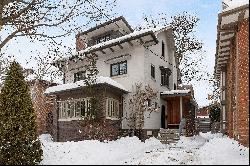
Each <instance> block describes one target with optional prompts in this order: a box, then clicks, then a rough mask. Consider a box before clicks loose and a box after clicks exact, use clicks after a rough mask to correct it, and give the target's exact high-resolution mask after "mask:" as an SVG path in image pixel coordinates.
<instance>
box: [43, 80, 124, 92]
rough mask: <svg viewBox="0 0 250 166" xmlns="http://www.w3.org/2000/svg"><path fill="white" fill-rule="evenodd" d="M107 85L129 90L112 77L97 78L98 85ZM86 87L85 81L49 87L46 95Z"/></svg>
mask: <svg viewBox="0 0 250 166" xmlns="http://www.w3.org/2000/svg"><path fill="white" fill-rule="evenodd" d="M105 83H106V84H109V85H111V86H114V87H117V88H119V89H121V90H123V91H126V92H127V90H126V89H125V88H124V87H123V86H122V85H121V84H119V83H118V82H116V81H114V80H113V79H111V78H110V77H103V76H99V77H97V78H96V84H105ZM84 86H85V83H84V80H80V81H77V82H75V83H68V84H61V85H57V86H52V87H49V88H47V89H46V91H45V92H44V93H45V94H50V93H55V92H61V91H65V90H70V89H77V88H79V87H84Z"/></svg>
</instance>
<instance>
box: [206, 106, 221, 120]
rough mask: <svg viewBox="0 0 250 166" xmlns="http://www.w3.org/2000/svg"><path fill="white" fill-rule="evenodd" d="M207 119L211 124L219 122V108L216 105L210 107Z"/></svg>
mask: <svg viewBox="0 0 250 166" xmlns="http://www.w3.org/2000/svg"><path fill="white" fill-rule="evenodd" d="M209 118H210V119H211V121H212V122H219V121H220V107H219V106H218V105H213V106H211V109H210V114H209Z"/></svg>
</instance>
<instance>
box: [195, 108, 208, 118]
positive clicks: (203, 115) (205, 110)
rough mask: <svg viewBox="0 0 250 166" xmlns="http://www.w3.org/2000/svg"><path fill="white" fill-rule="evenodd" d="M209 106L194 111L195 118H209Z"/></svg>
mask: <svg viewBox="0 0 250 166" xmlns="http://www.w3.org/2000/svg"><path fill="white" fill-rule="evenodd" d="M209 113H210V106H205V107H202V108H199V110H198V111H197V113H196V117H197V118H209Z"/></svg>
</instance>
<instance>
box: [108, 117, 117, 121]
mask: <svg viewBox="0 0 250 166" xmlns="http://www.w3.org/2000/svg"><path fill="white" fill-rule="evenodd" d="M106 119H109V120H119V118H111V117H106Z"/></svg>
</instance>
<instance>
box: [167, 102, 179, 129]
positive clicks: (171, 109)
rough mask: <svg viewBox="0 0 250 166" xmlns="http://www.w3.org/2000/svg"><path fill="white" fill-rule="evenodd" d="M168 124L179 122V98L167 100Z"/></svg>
mask: <svg viewBox="0 0 250 166" xmlns="http://www.w3.org/2000/svg"><path fill="white" fill-rule="evenodd" d="M167 103H168V104H167V115H168V124H179V123H180V100H179V98H173V99H172V100H169V101H168V102H167Z"/></svg>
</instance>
